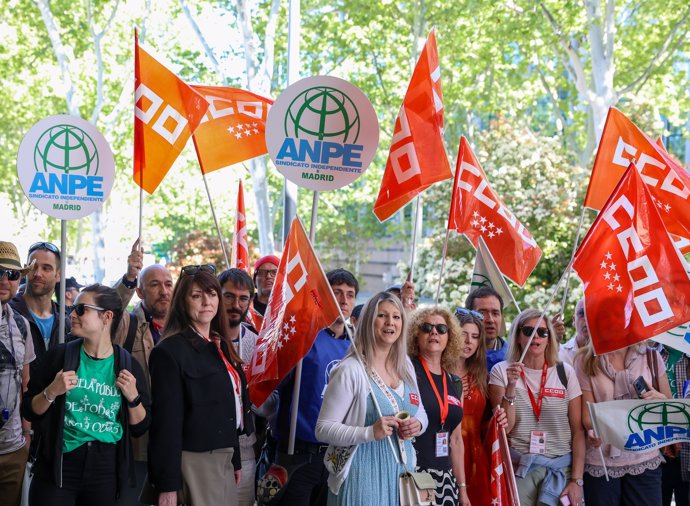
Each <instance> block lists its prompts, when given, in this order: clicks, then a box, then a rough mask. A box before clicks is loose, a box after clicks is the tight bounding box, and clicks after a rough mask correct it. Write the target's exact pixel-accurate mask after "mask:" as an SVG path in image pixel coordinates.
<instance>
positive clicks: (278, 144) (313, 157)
mask: <svg viewBox="0 0 690 506" xmlns="http://www.w3.org/2000/svg"><path fill="white" fill-rule="evenodd" d="M378 144H379V122H378V118H377V116H376V111H374V108H373V106H372V105H371V102H369V99H368V98H367V96H366V95H365V94H364V93H362V91H361V90H360V89H359V88H357V87H356V86H354V85H353V84H350V83H349V82H347V81H343V80H342V79H339V78H337V77H332V76H315V77H307V78H305V79H302V80H300V81H297V82H296V83H295V84H293V85H291V86H290V87H288V88H287V89H286V90H285V91H283V93H281V94H280V96H279V97H278V98H277V99H276V101H275V103H274V104H273V107H271V109H270V111H269V113H268V118H267V120H266V147H267V148H268V154H269V156H270V157H271V160H273V163H274V164H275V166H276V168H277V169H278V171H279V172H280V173H281V174H283V175H284V176H285V177H286V178H288V179H289V180H290V181H292V182H293V183H295V184H296V185H297V186H300V187H301V188H308V189H310V190H335V189H337V188H342V187H343V186H347V185H348V184H350V183H352V182H353V181H355V180H356V179H357V178H359V177H360V176H361V175H362V174H364V171H366V170H367V167H369V164H370V163H371V161H372V160H373V158H374V155H375V154H376V148H377V147H378Z"/></svg>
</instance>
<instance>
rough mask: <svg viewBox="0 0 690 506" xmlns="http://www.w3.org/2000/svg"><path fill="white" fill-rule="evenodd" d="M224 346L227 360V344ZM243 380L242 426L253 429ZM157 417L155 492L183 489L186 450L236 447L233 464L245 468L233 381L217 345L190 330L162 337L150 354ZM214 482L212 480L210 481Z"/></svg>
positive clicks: (152, 455) (152, 454)
mask: <svg viewBox="0 0 690 506" xmlns="http://www.w3.org/2000/svg"><path fill="white" fill-rule="evenodd" d="M221 349H222V350H223V353H224V354H225V356H226V358H228V361H230V362H232V361H231V360H230V359H229V353H228V348H227V345H226V344H225V343H224V342H221ZM235 370H236V371H237V372H238V373H239V375H240V378H241V381H242V388H241V390H242V406H243V413H244V430H243V431H241V432H242V433H246V434H251V433H252V432H253V431H254V427H253V422H252V417H251V410H250V406H251V404H250V401H249V395H248V392H247V380H246V379H245V377H244V373H243V372H242V367H240V366H239V365H235ZM149 371H150V373H151V393H152V398H153V404H152V406H151V412H152V414H153V417H152V419H153V421H152V424H151V431H150V432H149V451H148V456H149V479H150V481H151V485H152V486H153V487H154V489H155V490H156V491H157V492H159V493H160V492H172V491H176V490H181V489H182V471H181V458H182V451H183V450H185V451H191V452H207V451H210V450H215V449H219V448H234V449H235V452H234V455H233V466H234V467H235V470H239V469H240V468H241V467H242V464H241V459H240V451H239V433H240V431H239V430H238V429H237V417H236V415H235V396H234V394H233V391H232V382H231V380H230V375H229V374H228V371H227V369H226V368H225V364H224V363H223V360H222V359H221V357H220V355H219V354H218V350H217V349H216V345H215V344H214V343H211V342H209V341H206V340H204V339H203V338H201V337H200V336H199V335H198V334H197V333H196V332H194V331H193V330H192V329H187V330H186V331H184V332H182V333H180V334H176V335H174V336H170V337H168V338H166V339H163V340H161V341H160V342H159V343H158V344H157V345H156V347H155V348H154V349H153V350H152V351H151V356H150V358H149ZM209 485H211V484H209Z"/></svg>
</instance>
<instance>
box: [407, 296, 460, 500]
mask: <svg viewBox="0 0 690 506" xmlns="http://www.w3.org/2000/svg"><path fill="white" fill-rule="evenodd" d="M408 353H409V354H410V357H412V364H413V365H414V369H415V373H416V374H417V384H418V385H419V392H420V395H421V397H422V404H423V405H424V407H425V409H426V412H427V417H428V418H429V428H428V429H427V430H426V431H425V432H424V434H422V435H421V436H418V437H417V438H416V440H415V442H414V447H415V450H416V451H417V466H418V467H419V469H421V470H423V471H427V472H428V473H429V474H431V476H433V478H434V481H435V482H436V491H435V494H434V503H433V504H435V505H446V504H447V505H453V504H461V505H463V506H465V505H469V504H470V500H469V497H468V496H467V482H466V479H465V459H464V447H463V441H462V428H461V424H460V422H461V421H462V416H463V413H462V388H461V387H460V381H459V378H457V376H456V377H453V376H452V375H451V374H450V373H449V372H448V371H449V370H450V369H452V368H453V367H455V363H456V362H457V360H458V357H459V356H460V326H459V325H458V323H457V321H456V320H455V318H453V315H452V314H451V313H450V311H448V310H447V309H446V308H443V307H440V306H433V307H428V308H424V309H419V310H417V311H415V312H414V313H412V315H411V316H410V326H409V339H408Z"/></svg>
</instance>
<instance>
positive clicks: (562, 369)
mask: <svg viewBox="0 0 690 506" xmlns="http://www.w3.org/2000/svg"><path fill="white" fill-rule="evenodd" d="M556 372H557V373H558V379H560V380H561V383H562V384H563V386H564V387H565V388H566V389H567V388H568V375H567V374H566V373H565V366H564V365H563V362H558V363H557V364H556Z"/></svg>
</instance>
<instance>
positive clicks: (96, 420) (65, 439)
mask: <svg viewBox="0 0 690 506" xmlns="http://www.w3.org/2000/svg"><path fill="white" fill-rule="evenodd" d="M279 264H280V259H279V258H278V257H276V256H272V255H270V256H266V257H262V258H261V259H259V260H258V261H257V262H256V263H255V265H254V269H253V272H252V277H250V275H249V274H247V273H246V272H244V271H242V270H240V269H228V270H226V271H224V272H216V269H215V267H214V266H213V265H211V264H206V265H190V266H185V267H183V268H182V270H181V273H180V276H179V278H178V279H177V280H176V282H173V278H172V276H171V274H170V272H169V271H168V270H167V269H166V268H165V267H164V266H161V265H149V266H147V267H146V268H144V265H143V253H142V251H141V249H140V248H139V245H138V243H135V244H134V247H133V248H132V252H131V254H130V255H129V257H128V264H127V271H126V273H125V274H124V275H123V277H122V278H121V279H119V280H118V281H117V283H116V284H115V285H114V286H113V287H112V288H111V287H107V286H103V285H99V284H93V285H90V286H86V287H83V286H82V285H80V284H79V283H77V282H76V280H74V278H70V279H69V280H68V281H69V283H67V290H66V292H65V293H64V294H62V297H64V299H65V301H66V303H67V306H68V317H67V318H66V320H65V328H64V332H65V343H64V344H59V343H58V335H59V333H60V328H59V325H60V323H59V322H60V318H59V316H60V315H59V305H58V304H57V303H56V302H55V301H54V298H57V299H59V298H60V296H59V294H56V293H55V288H56V286H58V285H57V284H58V283H59V280H60V277H61V275H62V273H61V272H60V250H59V249H58V248H57V247H56V246H55V245H53V244H52V243H49V242H37V243H35V244H34V245H32V246H31V247H30V248H29V251H28V255H27V256H26V261H22V260H21V257H20V255H19V252H18V251H17V248H16V247H15V246H14V245H13V244H12V243H9V242H2V241H0V305H1V313H0V316H1V317H2V318H1V320H0V403H1V406H0V408H1V409H2V412H1V413H2V419H1V420H0V498H1V501H0V502H2V504H5V505H9V506H14V505H19V504H20V503H21V502H23V499H22V488H23V486H26V485H25V482H28V477H29V476H27V477H26V479H25V474H27V473H28V471H25V470H26V469H30V470H31V471H30V475H31V481H30V488H29V494H28V504H30V505H48V504H50V505H53V504H55V505H99V506H101V505H114V504H124V505H138V504H160V505H177V504H189V505H194V506H206V505H208V506H215V505H242V506H245V505H253V504H255V503H258V504H271V505H289V506H293V505H296V506H299V505H325V504H329V505H333V504H343V505H366V504H379V505H381V506H387V505H391V506H395V505H398V504H400V487H399V478H400V476H401V475H403V474H404V473H406V472H410V471H423V472H424V473H428V475H429V476H431V478H432V479H433V485H434V486H433V489H432V497H431V501H432V502H431V504H435V505H455V504H460V505H463V506H466V505H470V504H471V505H473V506H482V505H490V504H492V502H491V493H490V488H491V485H490V478H491V462H490V455H489V452H490V450H487V447H486V441H485V438H486V434H487V430H488V426H489V421H490V419H491V418H492V416H495V421H496V423H498V425H499V426H500V427H502V428H503V429H504V431H505V433H506V434H507V440H508V444H509V446H510V458H511V461H512V463H513V467H514V472H515V479H516V480H515V481H516V485H517V492H518V495H519V499H520V504H522V505H523V506H531V505H535V506H537V505H542V504H543V505H549V506H550V505H553V506H557V505H559V504H572V505H573V506H581V505H582V504H585V502H586V504H587V505H590V506H591V505H598V504H602V505H603V504H606V505H607V506H615V505H631V506H640V505H642V506H644V505H650V506H660V505H662V504H663V505H664V506H666V505H668V504H670V503H671V499H672V497H674V498H675V503H676V505H678V506H683V505H688V481H689V480H690V448H688V445H687V444H683V445H676V446H671V447H665V448H664V449H663V450H664V451H663V452H660V451H658V450H652V451H647V452H641V453H635V454H629V453H624V452H621V451H620V450H618V449H617V448H615V447H612V446H611V445H609V444H606V443H605V442H602V441H601V440H600V439H598V438H597V437H596V435H595V433H594V431H593V427H592V421H591V419H590V417H589V413H588V410H587V408H586V403H587V402H604V401H608V400H615V399H631V398H637V397H638V392H637V391H636V389H635V387H634V386H633V381H634V380H635V379H636V378H638V377H639V376H642V377H643V378H644V381H645V383H646V389H645V391H644V393H643V394H642V395H641V397H642V398H644V399H667V398H670V397H673V396H676V397H682V396H683V395H682V389H680V388H678V387H677V385H682V384H684V382H685V380H686V379H688V374H687V368H688V358H689V357H688V356H686V355H684V354H682V353H680V352H677V351H675V350H673V349H666V348H663V347H661V346H659V345H655V344H654V343H649V344H646V343H642V344H639V345H635V346H631V347H628V348H625V349H622V350H618V351H615V352H612V353H609V354H606V355H602V356H596V355H595V354H594V351H593V348H592V345H591V343H590V342H589V336H588V334H587V325H586V320H585V312H584V304H583V302H582V301H580V302H579V303H578V304H577V306H576V308H575V316H574V321H573V326H574V330H575V336H574V337H573V338H572V339H570V340H569V341H568V342H566V343H564V344H560V343H561V341H562V340H563V338H564V337H565V334H566V326H565V325H564V322H563V321H562V320H561V318H560V317H554V318H550V317H549V315H545V314H542V312H541V311H540V310H536V309H527V310H524V311H522V312H521V313H519V314H518V315H517V316H516V317H515V318H514V320H513V321H512V324H511V325H510V329H509V331H508V329H507V326H506V322H505V320H504V314H503V311H504V301H503V300H502V298H501V296H500V295H499V294H498V293H497V292H496V291H494V290H493V289H492V288H489V287H482V288H478V289H475V290H474V291H473V292H472V293H471V294H470V295H469V296H468V298H467V300H466V302H465V307H464V308H457V309H456V310H455V311H451V310H449V308H445V307H442V306H423V305H420V306H421V307H420V309H416V303H417V301H415V296H414V286H413V284H412V283H411V282H409V281H408V282H406V283H404V284H403V285H396V286H393V287H391V289H389V290H387V291H384V292H380V293H377V294H375V295H373V296H372V297H371V298H370V299H368V300H367V301H366V302H365V303H364V304H361V305H356V300H357V297H358V295H359V288H360V287H359V283H358V281H357V279H356V278H355V276H354V275H353V274H352V273H350V272H348V271H347V270H345V269H335V270H332V271H330V272H328V273H327V279H328V282H329V284H330V285H331V288H332V290H333V293H334V295H335V298H336V300H337V302H338V305H339V306H340V309H341V312H342V314H343V318H344V319H338V320H336V321H335V322H333V323H332V324H331V325H329V326H328V327H326V328H324V329H322V330H321V331H320V332H318V334H317V335H316V336H313V338H314V339H313V345H312V346H311V349H310V350H309V352H308V353H307V355H306V356H305V357H304V359H303V360H302V365H301V374H302V381H301V387H300V389H299V392H298V395H296V396H294V395H293V391H294V388H293V387H294V384H295V380H296V378H295V371H292V372H290V373H289V374H288V375H287V376H286V377H285V378H284V379H283V380H282V382H281V383H280V385H279V386H278V388H277V389H276V390H275V391H274V392H273V394H271V396H270V397H269V399H268V400H267V401H266V402H265V403H264V404H262V405H261V406H254V405H252V403H251V400H250V398H249V395H248V386H247V379H246V377H245V372H246V370H247V367H248V365H249V363H250V362H251V360H252V356H253V354H254V350H255V347H256V342H257V334H258V331H259V330H260V328H261V322H262V319H263V317H264V314H265V311H266V308H267V304H268V301H269V297H270V294H271V290H272V288H273V285H274V282H275V280H276V276H277V275H278V268H279ZM23 278H25V279H26V288H25V290H24V292H22V293H19V292H18V288H19V284H20V282H21V280H22V279H23ZM135 292H136V294H137V296H138V297H139V299H140V301H139V302H138V303H137V304H136V305H135V306H134V309H133V310H132V312H127V310H126V307H127V306H128V304H129V303H130V300H131V298H132V297H133V295H134V293H135ZM506 336H507V337H506ZM351 343H352V344H351ZM295 410H296V412H295ZM293 417H296V431H295V433H294V440H292V439H293V438H291V434H290V432H291V431H290V426H291V419H292V418H293ZM27 462H29V463H30V465H29V466H28V467H27ZM604 465H606V468H607V470H608V475H609V476H608V479H607V478H605V477H604V468H603V466H604Z"/></svg>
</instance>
